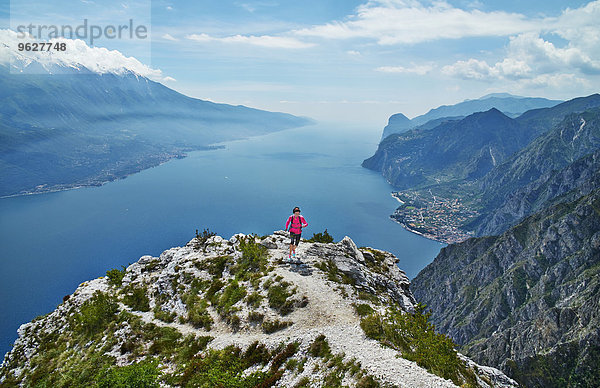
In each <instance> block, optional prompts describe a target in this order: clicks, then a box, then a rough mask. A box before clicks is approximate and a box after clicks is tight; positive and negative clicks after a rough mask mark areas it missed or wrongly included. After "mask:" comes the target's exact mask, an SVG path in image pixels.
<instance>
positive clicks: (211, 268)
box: [196, 256, 232, 278]
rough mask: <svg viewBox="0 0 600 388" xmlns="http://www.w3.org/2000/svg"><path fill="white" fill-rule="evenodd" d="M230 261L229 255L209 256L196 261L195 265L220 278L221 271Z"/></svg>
mask: <svg viewBox="0 0 600 388" xmlns="http://www.w3.org/2000/svg"><path fill="white" fill-rule="evenodd" d="M231 261H232V259H231V256H217V257H211V258H208V259H205V260H203V261H200V262H198V263H196V267H197V268H198V269H201V270H205V271H207V272H208V273H209V274H211V275H212V276H215V277H218V278H220V277H222V276H223V271H224V270H225V268H226V267H227V264H229V263H231Z"/></svg>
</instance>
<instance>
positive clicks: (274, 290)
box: [267, 282, 295, 316]
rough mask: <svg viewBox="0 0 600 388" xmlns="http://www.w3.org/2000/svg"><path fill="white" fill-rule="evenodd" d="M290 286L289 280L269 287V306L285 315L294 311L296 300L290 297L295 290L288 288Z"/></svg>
mask: <svg viewBox="0 0 600 388" xmlns="http://www.w3.org/2000/svg"><path fill="white" fill-rule="evenodd" d="M289 286H290V284H289V283H288V282H281V283H279V284H276V285H273V286H271V287H269V291H268V292H267V298H268V300H269V307H271V308H272V309H275V310H277V311H279V313H280V314H281V315H283V316H285V315H287V314H289V313H291V312H292V311H294V305H295V301H293V300H291V299H289V297H290V296H292V295H293V294H294V291H292V290H288V287H289Z"/></svg>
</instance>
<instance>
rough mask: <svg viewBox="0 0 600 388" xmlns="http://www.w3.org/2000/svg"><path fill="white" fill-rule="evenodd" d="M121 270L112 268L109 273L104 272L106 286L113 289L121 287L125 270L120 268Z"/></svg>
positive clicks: (123, 267)
mask: <svg viewBox="0 0 600 388" xmlns="http://www.w3.org/2000/svg"><path fill="white" fill-rule="evenodd" d="M121 268H122V269H120V270H119V269H116V268H113V269H111V270H110V271H106V277H107V278H108V284H110V285H111V286H115V287H121V285H122V284H123V277H125V272H126V268H125V266H123V265H122V266H121Z"/></svg>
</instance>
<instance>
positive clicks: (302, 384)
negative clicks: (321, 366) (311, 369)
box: [294, 376, 311, 388]
mask: <svg viewBox="0 0 600 388" xmlns="http://www.w3.org/2000/svg"><path fill="white" fill-rule="evenodd" d="M310 386H311V385H310V378H309V377H308V376H304V377H302V378H301V379H300V380H299V381H298V383H296V385H294V388H306V387H310Z"/></svg>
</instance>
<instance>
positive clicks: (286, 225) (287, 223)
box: [284, 216, 292, 230]
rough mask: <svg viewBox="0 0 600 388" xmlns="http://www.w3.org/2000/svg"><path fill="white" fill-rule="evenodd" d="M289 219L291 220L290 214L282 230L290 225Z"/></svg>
mask: <svg viewBox="0 0 600 388" xmlns="http://www.w3.org/2000/svg"><path fill="white" fill-rule="evenodd" d="M291 221H292V216H289V217H288V219H287V222H286V223H285V229H284V230H287V229H288V226H289V225H290V222H291Z"/></svg>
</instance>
